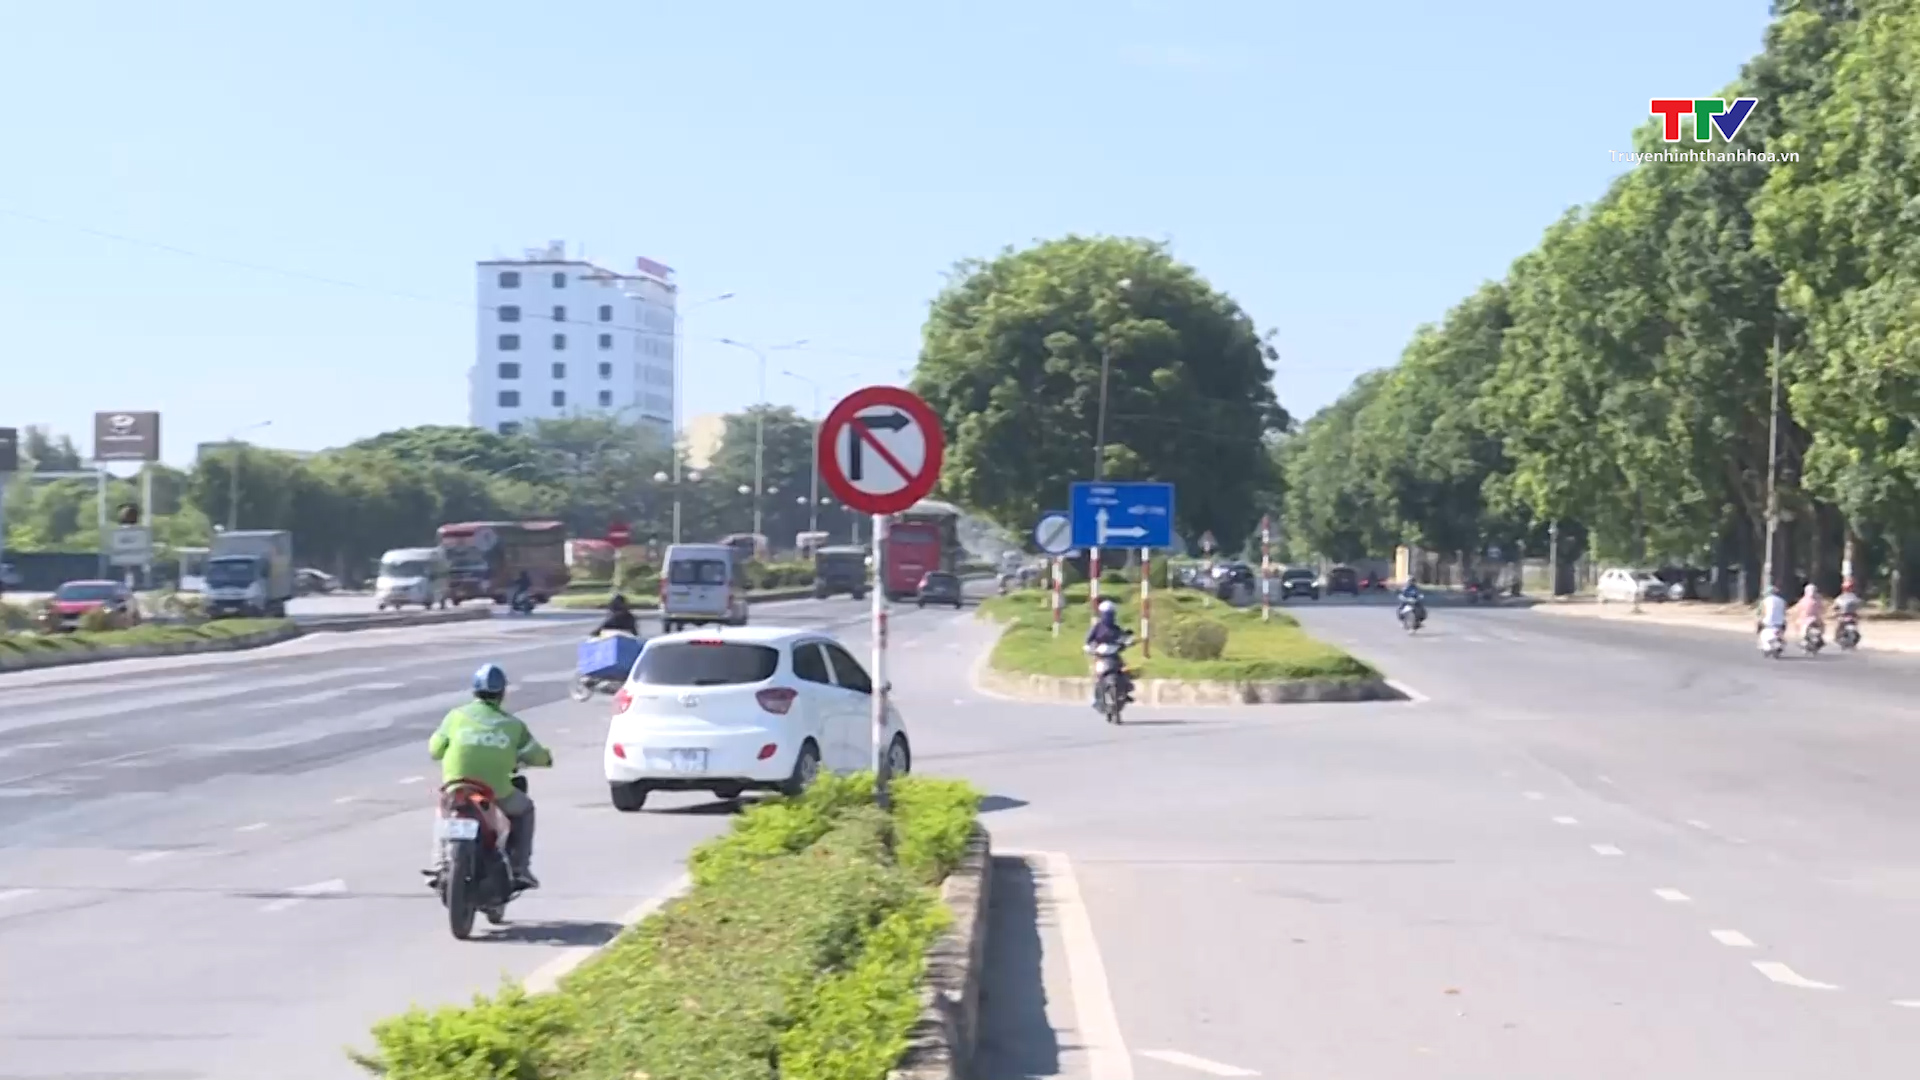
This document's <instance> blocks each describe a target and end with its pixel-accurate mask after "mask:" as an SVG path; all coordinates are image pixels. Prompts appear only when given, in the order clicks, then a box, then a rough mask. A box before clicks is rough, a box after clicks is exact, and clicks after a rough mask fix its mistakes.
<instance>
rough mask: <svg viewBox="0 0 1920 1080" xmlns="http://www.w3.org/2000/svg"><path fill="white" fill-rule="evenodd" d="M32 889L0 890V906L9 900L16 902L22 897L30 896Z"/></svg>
mask: <svg viewBox="0 0 1920 1080" xmlns="http://www.w3.org/2000/svg"><path fill="white" fill-rule="evenodd" d="M32 895H33V890H32V889H0V904H4V903H6V902H7V901H9V900H18V899H20V898H21V897H23V896H32Z"/></svg>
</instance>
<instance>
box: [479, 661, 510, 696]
mask: <svg viewBox="0 0 1920 1080" xmlns="http://www.w3.org/2000/svg"><path fill="white" fill-rule="evenodd" d="M506 692H507V673H506V670H505V669H503V668H502V667H501V666H500V665H499V664H481V665H480V669H479V670H478V671H475V672H474V673H473V696H474V697H483V698H497V697H501V696H503V695H505V694H506Z"/></svg>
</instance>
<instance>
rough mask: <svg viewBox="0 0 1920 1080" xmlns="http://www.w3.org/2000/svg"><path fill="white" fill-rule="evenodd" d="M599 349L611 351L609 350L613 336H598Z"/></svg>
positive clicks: (611, 346)
mask: <svg viewBox="0 0 1920 1080" xmlns="http://www.w3.org/2000/svg"><path fill="white" fill-rule="evenodd" d="M600 347H601V348H603V349H611V348H613V335H612V334H601V335H600Z"/></svg>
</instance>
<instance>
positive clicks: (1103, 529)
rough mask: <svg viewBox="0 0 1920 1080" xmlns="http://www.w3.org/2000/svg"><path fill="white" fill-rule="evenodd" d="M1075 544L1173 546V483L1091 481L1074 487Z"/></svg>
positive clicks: (1136, 546) (1089, 546)
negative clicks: (1109, 482)
mask: <svg viewBox="0 0 1920 1080" xmlns="http://www.w3.org/2000/svg"><path fill="white" fill-rule="evenodd" d="M1068 506H1069V508H1070V510H1069V512H1070V513H1071V514H1072V515H1073V546H1074V547H1084V548H1093V547H1103V548H1163V547H1172V546H1173V485H1172V484H1131V483H1113V484H1108V483H1089V482H1087V481H1081V482H1079V483H1076V484H1074V485H1073V487H1072V498H1071V499H1070V500H1068Z"/></svg>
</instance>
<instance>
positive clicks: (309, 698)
mask: <svg viewBox="0 0 1920 1080" xmlns="http://www.w3.org/2000/svg"><path fill="white" fill-rule="evenodd" d="M359 689H360V688H359V687H358V686H336V687H334V688H333V689H331V690H316V691H314V692H313V693H311V694H301V695H300V696H299V697H290V698H276V699H274V700H272V701H270V702H261V705H262V706H263V707H265V706H269V705H270V706H271V707H273V708H276V709H277V708H279V707H281V706H283V705H318V704H320V703H321V702H323V701H332V700H333V699H335V698H343V697H346V696H347V695H348V694H352V693H355V692H357V691H358V690H359Z"/></svg>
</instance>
